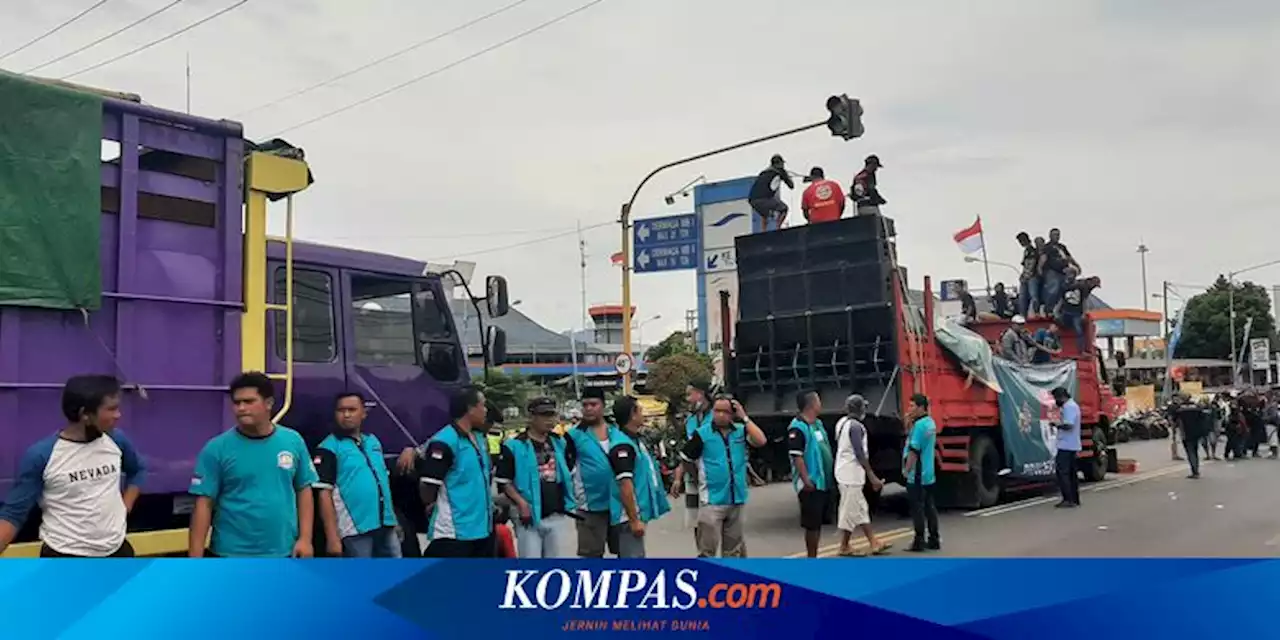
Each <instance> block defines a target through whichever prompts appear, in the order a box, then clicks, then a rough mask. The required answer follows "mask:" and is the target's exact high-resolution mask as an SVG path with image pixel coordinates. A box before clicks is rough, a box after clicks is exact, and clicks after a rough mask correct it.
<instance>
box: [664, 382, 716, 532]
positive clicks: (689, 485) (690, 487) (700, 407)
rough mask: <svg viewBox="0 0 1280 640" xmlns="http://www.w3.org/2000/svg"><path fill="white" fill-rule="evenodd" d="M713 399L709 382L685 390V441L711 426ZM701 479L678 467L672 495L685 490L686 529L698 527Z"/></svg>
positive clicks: (692, 384) (695, 383)
mask: <svg viewBox="0 0 1280 640" xmlns="http://www.w3.org/2000/svg"><path fill="white" fill-rule="evenodd" d="M710 397H711V382H710V381H707V380H694V381H693V382H690V383H689V386H688V387H686V388H685V400H686V401H687V402H688V403H689V417H687V418H685V420H684V439H685V440H686V441H688V440H692V439H693V434H695V433H697V432H698V430H699V429H702V428H703V427H709V426H711V403H710V402H708V400H709V398H710ZM698 482H699V478H698V474H697V469H696V468H693V467H691V471H690V473H689V474H688V475H686V474H685V465H676V470H675V476H674V477H673V478H672V482H671V494H672V495H673V496H676V497H679V495H680V489H681V488H683V489H684V495H685V498H684V518H685V520H684V526H685V528H686V529H688V528H690V527H696V526H697V524H698V491H699V484H698ZM694 541H695V543H696V541H697V533H696V532H695V534H694Z"/></svg>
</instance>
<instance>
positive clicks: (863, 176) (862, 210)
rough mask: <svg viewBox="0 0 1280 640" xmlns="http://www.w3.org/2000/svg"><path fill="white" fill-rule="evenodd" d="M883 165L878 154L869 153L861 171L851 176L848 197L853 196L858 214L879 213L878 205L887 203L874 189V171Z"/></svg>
mask: <svg viewBox="0 0 1280 640" xmlns="http://www.w3.org/2000/svg"><path fill="white" fill-rule="evenodd" d="M883 167H884V165H882V164H880V156H877V155H874V154H873V155H869V156H867V159H866V162H865V163H864V166H863V168H862V171H859V172H858V175H856V176H854V177H853V188H851V189H849V197H851V198H853V203H854V204H856V205H857V206H858V211H857V214H858V215H860V216H867V215H879V214H880V205H884V204H888V201H886V200H885V199H884V198H882V197H880V191H879V190H878V189H876V172H877V171H879V170H880V169H882V168H883Z"/></svg>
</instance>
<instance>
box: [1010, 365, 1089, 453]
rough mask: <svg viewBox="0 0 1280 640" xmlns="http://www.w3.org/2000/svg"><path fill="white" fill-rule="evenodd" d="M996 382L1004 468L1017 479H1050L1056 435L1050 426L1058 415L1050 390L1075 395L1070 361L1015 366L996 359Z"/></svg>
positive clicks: (1074, 378) (1073, 372) (1074, 374)
mask: <svg viewBox="0 0 1280 640" xmlns="http://www.w3.org/2000/svg"><path fill="white" fill-rule="evenodd" d="M993 364H994V367H995V374H996V380H998V381H999V383H1000V387H1001V389H1002V391H1003V392H1002V393H1001V394H1000V428H1001V431H1002V432H1003V435H1004V452H1005V466H1007V467H1008V468H1009V469H1010V471H1011V474H1012V475H1013V476H1014V477H1018V478H1045V477H1053V471H1054V464H1053V458H1054V454H1056V453H1057V446H1056V435H1055V434H1054V431H1053V428H1052V427H1051V426H1050V425H1052V424H1054V423H1056V422H1057V421H1058V420H1059V419H1060V416H1061V413H1060V411H1059V410H1058V407H1057V404H1056V403H1055V402H1054V401H1053V396H1052V393H1053V390H1054V389H1055V388H1057V387H1064V388H1066V390H1067V391H1068V392H1070V393H1071V397H1073V398H1074V397H1075V395H1076V386H1077V385H1076V363H1075V361H1074V360H1072V361H1067V362H1055V363H1051V364H1039V365H1018V364H1014V363H1012V362H1009V361H1008V360H1003V359H1000V358H996V359H995V360H994V362H993Z"/></svg>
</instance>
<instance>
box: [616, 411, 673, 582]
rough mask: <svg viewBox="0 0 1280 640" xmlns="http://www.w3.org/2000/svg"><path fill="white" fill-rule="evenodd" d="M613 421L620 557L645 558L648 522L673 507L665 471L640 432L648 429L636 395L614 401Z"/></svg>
mask: <svg viewBox="0 0 1280 640" xmlns="http://www.w3.org/2000/svg"><path fill="white" fill-rule="evenodd" d="M613 420H614V422H615V423H617V424H618V425H619V428H618V429H616V430H614V432H613V441H612V442H611V443H610V444H609V463H610V465H611V466H612V468H613V474H614V477H615V478H616V480H617V482H618V486H617V491H615V492H614V494H613V504H612V505H611V507H610V510H611V511H612V515H611V518H612V522H613V524H612V527H613V536H614V537H616V538H617V540H618V557H619V558H643V557H645V549H644V534H645V525H646V524H648V523H649V522H652V521H654V520H657V519H658V518H661V517H662V516H663V515H665V514H666V513H667V512H668V511H670V510H671V504H670V503H668V502H667V492H666V491H664V490H663V488H662V473H661V472H660V471H659V470H658V465H656V464H654V462H653V456H652V455H650V453H649V448H648V447H646V446H645V444H644V439H643V438H642V437H641V436H640V431H641V430H642V429H644V408H643V407H641V406H640V402H639V401H637V400H636V399H635V398H634V397H632V396H623V397H621V398H618V399H617V400H614V401H613Z"/></svg>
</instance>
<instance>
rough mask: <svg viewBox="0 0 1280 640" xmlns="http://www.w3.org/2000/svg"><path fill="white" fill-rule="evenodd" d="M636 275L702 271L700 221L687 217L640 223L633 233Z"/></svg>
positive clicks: (669, 217) (648, 220)
mask: <svg viewBox="0 0 1280 640" xmlns="http://www.w3.org/2000/svg"><path fill="white" fill-rule="evenodd" d="M632 246H634V247H635V258H634V261H635V264H634V265H632V266H633V268H634V269H635V272H636V273H655V272H658V271H679V270H681V269H697V268H698V218H697V216H696V215H695V214H692V213H684V214H680V215H675V216H664V217H661V218H647V219H644V220H637V221H636V223H635V230H634V231H633V237H632Z"/></svg>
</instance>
